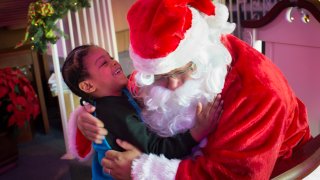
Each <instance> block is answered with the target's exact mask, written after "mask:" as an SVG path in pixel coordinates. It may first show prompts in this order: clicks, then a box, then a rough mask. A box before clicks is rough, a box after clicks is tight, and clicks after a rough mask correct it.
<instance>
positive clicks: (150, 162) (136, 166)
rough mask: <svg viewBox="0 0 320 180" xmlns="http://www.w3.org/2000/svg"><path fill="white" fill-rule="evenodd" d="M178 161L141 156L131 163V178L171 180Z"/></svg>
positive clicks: (154, 156) (161, 157)
mask: <svg viewBox="0 0 320 180" xmlns="http://www.w3.org/2000/svg"><path fill="white" fill-rule="evenodd" d="M179 163H180V160H177V159H171V160H169V159H167V158H166V157H164V155H160V156H157V155H154V154H149V155H147V154H143V155H141V156H140V157H139V158H138V159H135V160H134V161H133V163H132V172H131V176H132V178H133V179H134V180H150V179H152V180H164V179H165V180H173V179H175V176H176V172H177V170H178V167H179Z"/></svg>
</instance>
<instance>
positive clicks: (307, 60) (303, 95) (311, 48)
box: [241, 0, 320, 179]
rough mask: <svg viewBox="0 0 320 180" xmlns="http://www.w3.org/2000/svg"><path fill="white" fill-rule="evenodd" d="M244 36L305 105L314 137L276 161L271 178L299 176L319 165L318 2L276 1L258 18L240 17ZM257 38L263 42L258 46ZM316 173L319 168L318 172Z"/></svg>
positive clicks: (319, 52) (299, 177)
mask: <svg viewBox="0 0 320 180" xmlns="http://www.w3.org/2000/svg"><path fill="white" fill-rule="evenodd" d="M241 25H242V26H243V27H244V39H245V41H247V42H248V43H249V44H251V45H253V46H254V47H255V48H257V49H258V50H260V51H262V52H264V53H265V55H266V56H267V57H269V58H270V59H271V60H272V61H273V62H274V63H275V64H276V65H277V66H278V67H279V68H280V70H281V71H282V72H283V74H284V75H285V77H286V78H287V80H288V82H289V84H290V85H291V87H292V89H293V90H294V92H295V93H296V95H297V96H298V97H299V99H301V100H302V101H303V102H304V104H305V105H306V107H307V111H308V118H309V125H310V129H311V133H312V135H313V136H314V137H316V138H314V139H312V140H311V141H310V142H309V143H307V144H306V145H305V146H303V147H302V148H301V149H298V150H295V152H294V153H293V156H292V158H291V159H289V160H286V161H281V162H277V163H276V165H275V168H274V172H273V174H272V178H274V179H301V178H304V177H306V176H308V175H309V174H310V173H311V172H313V171H314V170H315V169H317V170H318V169H320V168H317V167H320V135H319V134H320V80H319V77H320V70H319V69H320V36H319V32H320V2H319V1H318V0H282V1H279V2H278V3H277V4H276V5H275V6H274V7H273V8H272V9H271V10H270V11H269V12H268V13H267V14H266V15H265V16H264V17H263V18H262V19H260V20H257V21H254V20H251V21H243V22H242V23H241ZM259 41H262V42H263V43H264V49H262V46H260V47H258V46H257V45H259V43H258V42H259ZM318 173H319V172H318Z"/></svg>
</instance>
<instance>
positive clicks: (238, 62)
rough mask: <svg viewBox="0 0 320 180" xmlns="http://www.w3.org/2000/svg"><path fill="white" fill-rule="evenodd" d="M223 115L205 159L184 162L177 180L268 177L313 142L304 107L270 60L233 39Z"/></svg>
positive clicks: (227, 41) (225, 39)
mask: <svg viewBox="0 0 320 180" xmlns="http://www.w3.org/2000/svg"><path fill="white" fill-rule="evenodd" d="M222 42H223V43H224V44H225V46H226V47H227V48H228V49H229V51H230V52H231V55H232V58H233V61H232V64H231V68H230V71H229V73H228V75H227V77H226V82H225V86H224V89H223V91H222V98H223V100H224V107H223V114H222V116H221V119H220V122H219V124H218V127H217V130H216V131H215V132H213V133H212V134H210V135H209V136H208V144H207V146H206V147H205V148H204V149H203V153H204V155H203V156H199V157H196V158H194V159H186V160H183V161H181V163H180V164H179V168H178V171H177V174H176V179H182V180H188V179H255V180H256V179H259V180H261V179H269V178H270V175H271V172H272V170H273V167H274V164H275V162H276V160H277V159H281V158H289V157H290V156H291V154H292V151H293V150H294V149H295V148H297V147H299V146H301V145H303V144H304V143H305V142H306V141H307V140H309V139H310V138H311V135H310V130H309V126H308V121H307V114H306V109H305V106H304V105H303V104H302V102H301V101H299V100H298V99H297V97H296V96H295V94H294V93H293V92H292V90H291V88H290V87H289V85H288V82H287V81H286V80H285V78H284V77H283V75H282V73H281V72H280V71H279V70H278V68H277V67H275V65H274V64H272V62H271V61H270V60H269V59H267V58H266V57H265V56H263V55H262V54H261V53H259V52H257V51H256V50H254V49H253V48H251V47H250V46H248V45H247V44H245V43H244V42H242V41H240V40H239V39H237V38H236V37H234V36H232V35H228V36H225V37H223V38H222Z"/></svg>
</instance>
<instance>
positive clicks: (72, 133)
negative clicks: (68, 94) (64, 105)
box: [68, 106, 94, 161]
mask: <svg viewBox="0 0 320 180" xmlns="http://www.w3.org/2000/svg"><path fill="white" fill-rule="evenodd" d="M82 111H84V108H83V107H82V106H79V107H77V108H76V109H75V110H74V111H73V112H72V113H71V114H70V118H69V122H68V140H69V144H68V148H69V151H70V153H71V155H72V156H74V157H75V158H77V159H79V160H80V161H86V160H89V159H90V158H91V156H92V154H93V153H94V151H93V148H92V146H91V150H90V152H89V153H88V154H87V155H86V156H85V157H84V158H83V157H81V156H80V155H79V153H78V150H77V143H76V142H77V141H76V135H77V128H78V126H77V117H78V114H79V113H80V112H82Z"/></svg>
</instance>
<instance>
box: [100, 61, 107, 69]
mask: <svg viewBox="0 0 320 180" xmlns="http://www.w3.org/2000/svg"><path fill="white" fill-rule="evenodd" d="M107 64H108V62H107V61H106V60H104V61H103V62H102V63H101V65H100V67H102V66H104V65H107Z"/></svg>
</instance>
